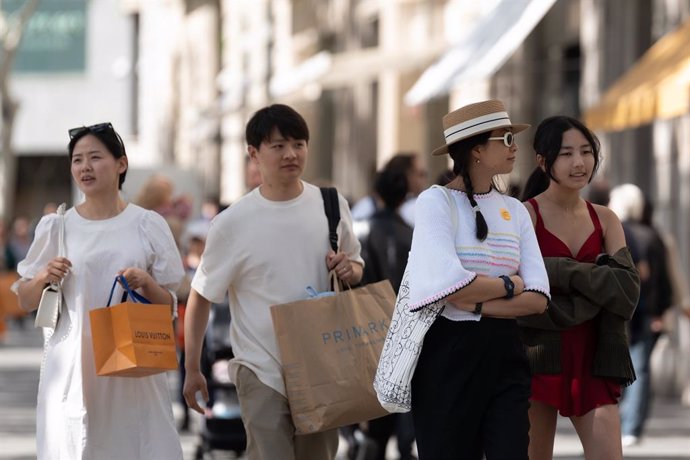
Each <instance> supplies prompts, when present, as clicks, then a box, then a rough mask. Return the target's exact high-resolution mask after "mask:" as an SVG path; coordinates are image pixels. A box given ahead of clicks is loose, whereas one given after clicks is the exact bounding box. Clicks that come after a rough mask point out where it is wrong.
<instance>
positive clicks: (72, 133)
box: [67, 123, 115, 139]
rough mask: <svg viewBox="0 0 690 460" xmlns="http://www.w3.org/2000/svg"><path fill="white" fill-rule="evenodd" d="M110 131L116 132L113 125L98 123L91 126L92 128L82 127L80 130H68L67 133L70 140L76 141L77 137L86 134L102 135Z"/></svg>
mask: <svg viewBox="0 0 690 460" xmlns="http://www.w3.org/2000/svg"><path fill="white" fill-rule="evenodd" d="M108 130H110V131H115V130H114V129H113V125H112V124H111V123H98V124H95V125H91V126H80V127H78V128H72V129H70V130H68V131H67V133H68V134H69V138H70V139H74V138H75V137H77V136H79V135H81V134H83V133H85V132H89V133H102V132H103V131H108Z"/></svg>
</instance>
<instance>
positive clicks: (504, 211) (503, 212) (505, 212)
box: [501, 208, 511, 220]
mask: <svg viewBox="0 0 690 460" xmlns="http://www.w3.org/2000/svg"><path fill="white" fill-rule="evenodd" d="M501 217H503V220H510V219H511V216H510V213H509V212H508V210H507V209H506V208H501Z"/></svg>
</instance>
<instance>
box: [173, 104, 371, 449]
mask: <svg viewBox="0 0 690 460" xmlns="http://www.w3.org/2000/svg"><path fill="white" fill-rule="evenodd" d="M246 137H247V144H248V153H249V156H250V158H251V161H253V162H255V163H256V165H257V166H258V168H259V170H260V172H261V179H262V183H261V185H260V186H259V187H257V188H255V189H254V190H252V191H251V192H249V193H248V194H247V195H245V196H244V197H242V198H241V199H239V200H238V201H237V202H235V203H234V204H233V205H232V206H230V207H229V208H228V209H226V210H225V211H223V212H222V213H220V214H219V215H218V216H217V217H216V218H215V219H214V220H213V223H212V224H211V228H210V231H209V233H208V238H207V241H206V249H205V251H204V254H203V256H202V258H201V263H200V265H199V268H198V269H197V271H196V274H195V276H194V280H193V281H192V290H191V293H190V296H189V301H188V304H187V311H186V316H185V352H186V360H185V368H186V370H187V377H186V379H185V385H184V395H185V399H186V400H187V403H188V404H189V407H191V408H192V409H194V410H196V411H197V412H200V413H203V409H202V408H201V406H200V405H199V403H198V402H197V400H196V393H197V392H199V391H200V392H201V394H202V397H203V398H204V400H208V389H207V386H206V380H205V379H204V377H203V375H202V374H201V372H200V370H199V366H200V364H199V362H200V357H201V346H202V341H203V336H204V331H205V329H206V324H207V322H208V314H209V307H210V304H211V302H221V301H222V300H223V298H224V296H225V294H226V293H227V294H228V296H229V301H230V312H231V316H232V322H231V325H230V342H231V345H232V348H233V353H234V355H235V358H234V359H233V360H232V361H231V363H230V372H231V378H232V380H233V382H235V385H236V386H237V392H238V396H239V399H240V408H241V411H242V420H243V422H244V426H245V429H246V431H247V454H248V456H249V458H250V459H270V460H276V459H310V460H312V459H314V460H319V459H333V458H335V454H336V451H337V447H338V434H337V431H336V430H330V431H326V432H322V433H316V434H310V435H300V436H296V435H295V427H294V425H293V423H292V419H291V417H290V408H289V405H288V401H287V398H286V396H285V385H284V382H283V377H282V374H281V367H280V356H279V352H278V346H277V341H276V337H275V333H274V330H273V323H272V321H271V314H270V307H271V305H276V304H282V303H287V302H292V301H295V300H300V299H304V298H306V297H308V295H307V292H306V288H307V287H308V286H311V287H313V288H314V289H316V290H317V291H326V290H329V287H328V271H329V270H335V273H336V274H337V276H338V277H339V278H340V279H342V280H343V281H345V282H347V283H349V284H350V285H353V284H357V283H358V282H359V280H360V279H361V277H362V268H363V261H362V258H361V257H360V254H359V253H360V245H359V242H358V240H357V238H355V236H354V234H353V231H352V217H351V215H350V211H349V209H348V206H347V202H346V201H345V199H344V198H343V197H342V196H339V197H338V198H339V202H340V216H341V220H340V224H339V225H338V236H339V243H340V250H339V252H337V253H335V252H333V251H332V250H331V249H330V245H329V239H328V221H327V218H326V215H325V212H324V204H323V199H322V197H321V192H320V190H319V188H318V187H315V186H314V185H311V184H309V183H307V182H304V181H302V180H301V176H302V173H303V171H304V167H305V164H306V161H307V152H308V142H309V130H308V127H307V124H306V122H305V121H304V119H303V118H302V117H301V116H300V115H299V114H298V113H297V112H296V111H294V110H293V109H292V108H290V107H288V106H285V105H280V104H276V105H271V106H269V107H265V108H263V109H261V110H259V111H258V112H256V113H255V114H254V116H253V117H252V118H251V120H249V122H248V123H247V129H246Z"/></svg>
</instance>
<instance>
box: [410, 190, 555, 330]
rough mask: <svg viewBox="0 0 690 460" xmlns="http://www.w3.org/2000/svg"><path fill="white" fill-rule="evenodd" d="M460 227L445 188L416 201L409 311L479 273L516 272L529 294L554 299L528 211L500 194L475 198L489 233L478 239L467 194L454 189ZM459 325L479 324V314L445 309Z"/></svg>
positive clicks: (466, 281) (423, 305)
mask: <svg viewBox="0 0 690 460" xmlns="http://www.w3.org/2000/svg"><path fill="white" fill-rule="evenodd" d="M450 196H451V197H452V199H453V202H454V203H455V206H456V208H457V218H458V219H457V228H456V229H453V223H452V218H451V216H452V214H451V211H450V210H449V208H448V205H449V203H448V199H447V198H446V196H445V193H444V191H443V190H440V189H438V188H430V189H427V190H425V191H424V192H422V194H421V195H419V197H418V199H417V204H416V211H415V229H414V235H413V237H412V249H411V251H410V256H409V259H408V267H407V268H408V270H409V271H410V274H409V281H410V283H409V284H410V302H409V307H408V308H409V309H410V310H412V311H415V310H419V309H420V308H423V307H425V306H427V305H429V304H431V303H433V302H436V301H438V300H440V299H443V298H444V297H447V296H449V295H450V294H452V293H454V292H456V291H458V290H460V289H462V288H463V287H465V286H467V285H468V284H470V283H471V282H472V281H474V279H475V278H476V277H477V276H478V275H484V276H489V277H498V276H500V275H514V274H518V275H520V277H521V278H522V279H523V280H524V283H525V290H526V291H536V292H540V293H542V294H544V295H545V296H546V297H549V298H550V295H549V281H548V276H547V274H546V270H545V268H544V262H543V259H542V256H541V252H540V250H539V244H538V243H537V238H536V235H535V233H534V228H533V226H532V221H531V220H530V217H529V213H528V212H527V209H525V207H524V206H523V204H522V203H521V202H520V201H518V200H516V199H515V198H512V197H509V196H505V195H502V194H501V193H499V192H498V191H496V190H492V191H490V192H489V193H485V194H475V195H474V197H475V200H476V201H477V204H478V206H479V208H480V209H481V212H482V214H483V216H484V219H486V223H487V225H488V227H489V233H488V235H487V237H486V239H485V240H484V241H479V240H478V239H477V237H476V223H475V216H474V212H473V211H472V207H471V205H470V202H469V199H468V198H467V195H466V194H465V193H464V192H460V191H457V190H451V193H450ZM443 315H444V316H446V317H448V318H450V319H453V320H456V321H467V320H469V321H472V320H474V321H478V320H479V319H480V316H479V315H475V314H473V313H470V312H464V311H460V310H457V309H455V308H447V309H445V310H444V312H443Z"/></svg>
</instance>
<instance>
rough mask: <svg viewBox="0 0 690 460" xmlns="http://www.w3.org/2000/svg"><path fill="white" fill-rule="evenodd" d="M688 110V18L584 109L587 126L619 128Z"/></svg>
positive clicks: (689, 25) (689, 104) (599, 128)
mask: <svg viewBox="0 0 690 460" xmlns="http://www.w3.org/2000/svg"><path fill="white" fill-rule="evenodd" d="M688 112H690V21H687V22H686V23H685V24H683V25H682V26H681V27H680V28H678V29H677V30H675V31H674V32H671V33H669V34H667V35H666V36H664V37H662V38H661V39H660V40H659V41H657V42H656V43H655V44H654V45H653V46H652V47H651V48H650V49H649V50H648V51H647V52H646V53H645V54H644V55H643V56H642V57H641V58H640V60H639V61H638V62H637V63H636V64H635V65H634V66H633V67H632V68H631V69H630V70H629V71H628V72H627V73H626V74H624V75H623V76H622V77H621V78H620V79H618V81H616V83H614V84H613V85H612V86H611V88H609V89H608V90H607V91H606V93H605V94H604V96H603V97H602V98H601V102H600V103H599V105H596V106H594V107H592V108H591V109H589V110H588V111H586V112H585V114H584V119H585V122H586V123H587V126H589V127H590V128H592V129H594V130H599V131H621V130H623V129H629V128H634V127H636V126H640V125H643V124H646V123H650V122H652V121H654V120H660V119H667V118H673V117H677V116H679V115H683V114H686V113H688Z"/></svg>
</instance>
